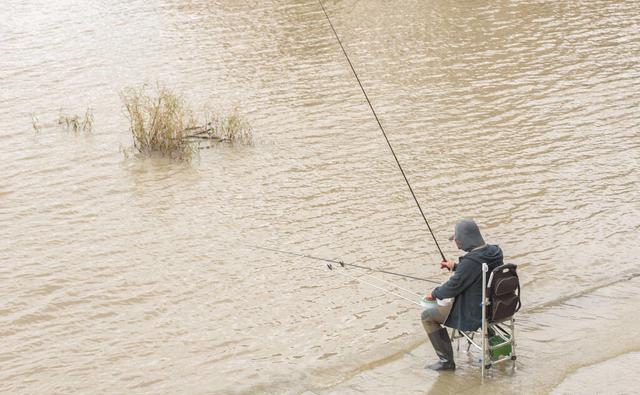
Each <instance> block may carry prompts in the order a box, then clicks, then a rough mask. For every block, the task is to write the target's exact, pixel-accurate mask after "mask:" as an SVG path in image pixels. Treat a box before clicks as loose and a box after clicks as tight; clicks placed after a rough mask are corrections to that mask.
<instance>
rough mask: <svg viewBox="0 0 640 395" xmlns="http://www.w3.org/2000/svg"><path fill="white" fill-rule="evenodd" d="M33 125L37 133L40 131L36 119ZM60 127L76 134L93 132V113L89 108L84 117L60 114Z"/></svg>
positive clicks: (33, 119)
mask: <svg viewBox="0 0 640 395" xmlns="http://www.w3.org/2000/svg"><path fill="white" fill-rule="evenodd" d="M32 125H33V128H34V129H35V130H36V131H39V130H40V128H39V126H38V125H37V120H36V119H35V118H32ZM58 125H59V126H61V127H63V128H65V129H66V130H71V131H73V132H74V133H78V132H79V131H83V132H91V130H92V129H93V113H92V112H91V109H90V108H87V110H86V111H85V113H84V116H83V117H80V116H79V115H68V114H66V115H65V114H60V116H59V117H58Z"/></svg>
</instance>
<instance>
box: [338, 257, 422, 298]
mask: <svg viewBox="0 0 640 395" xmlns="http://www.w3.org/2000/svg"><path fill="white" fill-rule="evenodd" d="M327 267H328V268H329V270H331V271H333V266H332V265H331V264H330V263H327ZM335 273H338V274H340V275H342V276H346V277H348V278H350V279H352V280H355V281H358V282H361V283H363V284H367V285H369V286H371V287H373V288H376V289H379V290H380V291H382V292H384V293H385V294H389V295H393V296H395V297H398V298H400V299H403V300H406V301H407V302H409V303H413V304H415V305H418V306H421V304H420V302H416V301H415V300H413V299H409V298H407V297H406V296H403V295H400V294H398V293H395V292H393V291H389V290H388V289H385V288H382V287H379V286H377V285H375V284H372V283H370V282H368V281H364V280H363V279H361V278H357V277H354V276H352V275H350V274H347V273H343V272H340V271H337V270H336V271H335ZM374 278H375V277H374ZM377 280H378V281H384V280H380V279H377ZM385 282H386V281H385ZM392 285H393V284H392ZM394 286H395V287H397V288H400V287H398V286H397V285H394ZM400 289H402V290H403V291H405V292H409V293H411V294H414V295H418V296H420V294H416V293H415V292H413V291H409V290H406V289H404V288H400Z"/></svg>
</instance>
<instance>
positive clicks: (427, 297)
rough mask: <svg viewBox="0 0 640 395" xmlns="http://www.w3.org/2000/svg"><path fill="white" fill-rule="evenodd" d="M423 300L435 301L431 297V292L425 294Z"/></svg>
mask: <svg viewBox="0 0 640 395" xmlns="http://www.w3.org/2000/svg"><path fill="white" fill-rule="evenodd" d="M424 298H425V300H435V298H434V297H433V295H432V294H431V292H429V293H428V294H426V295H425V296H424Z"/></svg>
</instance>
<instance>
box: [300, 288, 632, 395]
mask: <svg viewBox="0 0 640 395" xmlns="http://www.w3.org/2000/svg"><path fill="white" fill-rule="evenodd" d="M639 285H640V278H638V277H632V278H631V279H630V280H629V281H628V282H627V281H625V282H621V283H615V284H610V285H608V286H605V287H602V288H599V289H596V290H594V291H592V292H590V293H586V294H581V295H579V296H576V297H575V298H570V299H566V300H562V301H560V302H559V303H557V304H548V305H547V306H545V307H534V308H530V309H528V310H526V311H524V312H521V313H519V314H518V315H517V316H516V318H517V320H518V322H519V323H518V327H517V328H516V330H517V331H518V332H519V334H518V336H517V341H518V361H517V365H516V370H515V371H513V370H512V369H511V364H509V363H507V364H506V366H505V365H503V366H498V367H494V368H492V369H491V370H490V371H489V375H488V377H487V378H486V379H485V380H484V382H482V381H481V380H480V377H479V376H480V366H479V364H478V362H477V356H478V355H477V354H471V355H466V354H464V353H462V352H457V353H456V362H457V364H458V369H457V370H456V371H455V373H451V372H444V373H437V372H432V371H429V370H426V369H424V368H423V366H424V365H425V364H426V363H427V362H430V361H431V360H432V359H434V358H435V354H434V353H433V350H431V347H430V345H429V344H428V341H427V340H426V339H425V341H424V342H423V343H422V344H420V345H419V346H417V347H415V348H414V349H412V350H409V351H407V352H405V353H404V355H402V356H401V357H400V358H391V360H390V361H389V362H388V363H383V364H378V365H375V366H374V367H373V368H371V369H366V370H362V371H359V372H358V373H356V374H355V375H353V377H350V378H348V379H346V380H344V381H342V382H340V383H339V384H336V385H332V386H330V387H327V388H310V389H309V390H308V391H307V392H306V393H307V394H317V395H338V394H368V393H376V394H389V395H392V394H397V393H419V394H434V395H436V394H448V393H451V394H454V393H455V394H461V393H462V394H466V393H469V394H471V393H481V394H492V395H495V394H505V395H506V394H511V393H514V392H520V393H527V394H541V395H542V394H548V393H551V394H554V395H563V394H575V393H581V392H582V393H584V388H585V387H586V388H590V390H591V389H593V390H594V391H595V392H593V393H599V394H627V393H629V394H630V393H632V391H631V390H630V389H632V388H637V387H634V385H635V384H636V383H638V381H639V379H637V377H640V365H638V364H635V365H633V364H630V363H629V362H630V361H637V360H638V359H640V352H638V350H640V339H637V338H635V337H634V333H637V332H638V331H639V330H640V323H638V322H630V323H629V324H630V325H629V327H628V328H627V331H625V334H624V335H623V336H617V337H616V338H615V339H613V338H611V337H610V332H609V331H608V330H607V328H606V325H605V324H603V325H601V326H599V327H594V328H592V327H591V326H590V325H589V324H590V322H589V321H591V319H593V317H598V316H601V315H607V316H608V317H609V319H611V320H622V321H624V320H626V319H627V317H629V316H631V315H632V314H634V313H635V309H633V308H632V307H633V306H626V307H625V306H623V305H617V306H616V305H615V302H616V298H617V296H616V295H618V294H619V293H620V292H625V289H628V287H629V286H631V287H635V288H636V289H637V287H638V286H639ZM635 294H636V296H637V295H638V293H637V291H636V292H635ZM627 297H634V296H633V295H627ZM585 306H597V309H594V310H595V311H585V310H584V307H585ZM558 315H560V316H562V315H566V316H567V317H572V316H583V318H584V320H581V321H580V320H576V319H569V320H568V321H570V322H567V323H566V325H565V326H563V327H560V326H547V325H544V323H545V322H548V320H549V317H557V316H558ZM536 323H540V324H542V327H539V328H537V329H533V326H532V324H533V325H535V324H536ZM567 346H568V347H569V349H568V350H567V349H566V347H567ZM455 348H456V344H455V343H454V349H455ZM460 349H461V350H462V349H464V343H461V344H460ZM570 350H573V351H574V352H573V353H571V354H570V353H569V352H565V351H570ZM575 350H584V351H583V352H582V354H581V353H575ZM586 350H589V351H586ZM567 357H569V359H568V360H567ZM563 358H564V359H565V360H567V362H568V363H563V362H562V361H563ZM625 364H626V365H625ZM623 365H624V366H625V367H626V370H624V374H625V375H626V376H627V377H626V378H623V379H618V378H616V377H617V375H613V374H612V372H621V371H623V370H621V369H620V367H621V366H623ZM594 381H598V383H599V384H597V385H596V384H594ZM507 382H508V385H506V386H505V384H506V383H507ZM580 389H581V390H580ZM625 391H626V392H625Z"/></svg>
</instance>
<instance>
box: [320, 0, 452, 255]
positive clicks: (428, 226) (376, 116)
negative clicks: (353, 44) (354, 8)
mask: <svg viewBox="0 0 640 395" xmlns="http://www.w3.org/2000/svg"><path fill="white" fill-rule="evenodd" d="M318 3H320V7H321V8H322V12H324V16H325V17H327V21H328V22H329V26H331V30H332V31H333V34H334V35H335V37H336V39H337V40H338V44H340V48H342V53H343V54H344V56H345V58H347V62H349V66H350V67H351V71H353V75H354V76H355V77H356V80H357V81H358V85H360V89H361V90H362V93H363V94H364V98H365V99H367V104H369V108H370V109H371V112H372V113H373V116H374V117H375V118H376V122H378V126H379V127H380V130H381V131H382V135H383V136H384V139H385V140H386V141H387V145H388V146H389V149H390V150H391V154H392V155H393V158H394V159H395V160H396V163H397V164H398V168H399V169H400V172H401V173H402V177H404V181H405V182H406V183H407V186H408V187H409V191H411V196H413V200H415V202H416V205H417V206H418V210H420V214H421V215H422V218H423V219H424V222H425V223H426V224H427V228H428V229H429V233H431V237H432V238H433V241H434V242H435V243H436V247H437V248H438V251H439V252H440V255H441V256H442V260H443V261H446V260H447V259H446V258H445V257H444V253H443V252H442V249H441V248H440V244H438V240H436V236H435V235H434V234H433V231H432V230H431V226H430V225H429V221H427V217H426V216H425V215H424V212H423V211H422V207H421V206H420V203H419V202H418V198H417V197H416V194H415V193H414V192H413V188H411V184H410V183H409V179H408V178H407V175H406V174H405V173H404V170H403V169H402V165H401V164H400V161H399V160H398V157H397V156H396V153H395V151H394V150H393V147H392V146H391V142H390V141H389V138H388V137H387V133H386V132H385V131H384V127H382V123H381V122H380V119H379V118H378V114H376V110H374V109H373V105H372V104H371V100H369V96H367V92H366V91H365V90H364V86H363V85H362V82H360V77H358V73H356V69H355V68H354V67H353V64H352V63H351V60H350V59H349V55H347V51H346V50H345V49H344V46H343V45H342V41H340V37H338V33H337V32H336V29H335V28H334V27H333V23H331V19H330V18H329V15H328V14H327V11H326V10H325V9H324V5H323V4H322V0H318Z"/></svg>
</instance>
